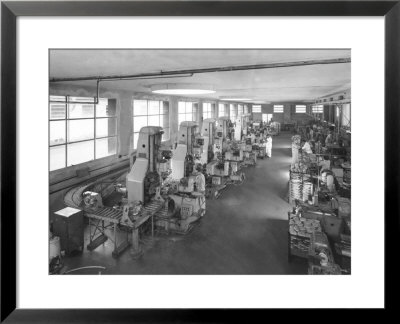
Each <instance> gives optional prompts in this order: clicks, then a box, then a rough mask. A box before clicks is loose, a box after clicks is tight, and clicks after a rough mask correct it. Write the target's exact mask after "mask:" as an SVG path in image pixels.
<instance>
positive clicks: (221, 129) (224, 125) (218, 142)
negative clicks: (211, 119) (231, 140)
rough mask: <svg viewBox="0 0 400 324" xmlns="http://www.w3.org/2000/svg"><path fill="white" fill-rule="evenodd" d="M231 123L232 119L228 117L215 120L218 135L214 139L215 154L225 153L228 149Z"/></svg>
mask: <svg viewBox="0 0 400 324" xmlns="http://www.w3.org/2000/svg"><path fill="white" fill-rule="evenodd" d="M229 123H230V120H229V118H228V117H219V118H218V119H217V120H216V121H215V128H216V134H215V135H216V136H215V140H214V155H215V154H218V153H220V154H223V153H225V151H226V146H227V144H226V139H227V137H228V133H229Z"/></svg>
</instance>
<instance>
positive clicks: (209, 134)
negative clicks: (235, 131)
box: [200, 118, 215, 164]
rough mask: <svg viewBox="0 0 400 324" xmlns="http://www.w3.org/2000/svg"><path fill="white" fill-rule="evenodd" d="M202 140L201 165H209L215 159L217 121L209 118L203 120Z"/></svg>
mask: <svg viewBox="0 0 400 324" xmlns="http://www.w3.org/2000/svg"><path fill="white" fill-rule="evenodd" d="M201 138H202V139H203V141H204V142H203V152H202V153H201V158H200V161H201V164H207V163H209V162H210V161H211V160H212V159H213V158H214V152H213V147H214V141H215V119H214V118H207V119H204V120H203V124H202V128H201Z"/></svg>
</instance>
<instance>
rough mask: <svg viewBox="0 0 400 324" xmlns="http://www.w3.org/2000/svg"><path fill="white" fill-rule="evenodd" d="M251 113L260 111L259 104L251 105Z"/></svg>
mask: <svg viewBox="0 0 400 324" xmlns="http://www.w3.org/2000/svg"><path fill="white" fill-rule="evenodd" d="M252 112H253V113H261V105H253V109H252Z"/></svg>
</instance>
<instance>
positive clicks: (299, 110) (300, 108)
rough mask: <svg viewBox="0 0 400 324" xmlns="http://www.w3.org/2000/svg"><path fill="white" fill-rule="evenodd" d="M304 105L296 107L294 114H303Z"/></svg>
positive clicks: (304, 111) (304, 110)
mask: <svg viewBox="0 0 400 324" xmlns="http://www.w3.org/2000/svg"><path fill="white" fill-rule="evenodd" d="M305 113H306V105H296V114H305Z"/></svg>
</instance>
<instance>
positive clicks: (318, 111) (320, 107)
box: [311, 105, 324, 114]
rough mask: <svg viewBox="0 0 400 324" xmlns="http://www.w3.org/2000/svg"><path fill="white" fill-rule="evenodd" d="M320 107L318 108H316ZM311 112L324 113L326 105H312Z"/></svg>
mask: <svg viewBox="0 0 400 324" xmlns="http://www.w3.org/2000/svg"><path fill="white" fill-rule="evenodd" d="M315 108H318V109H315ZM311 112H312V113H313V114H323V113H324V105H312V106H311Z"/></svg>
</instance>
